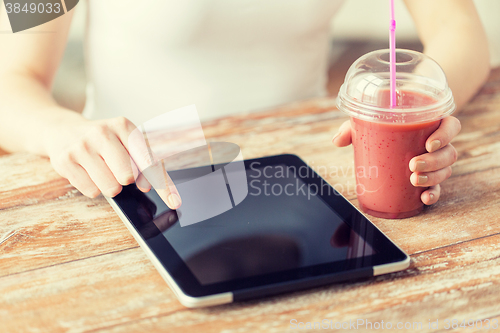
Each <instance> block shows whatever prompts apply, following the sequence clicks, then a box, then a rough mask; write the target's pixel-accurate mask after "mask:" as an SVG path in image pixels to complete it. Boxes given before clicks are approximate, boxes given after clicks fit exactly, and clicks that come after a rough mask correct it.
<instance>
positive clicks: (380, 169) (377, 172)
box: [351, 91, 440, 218]
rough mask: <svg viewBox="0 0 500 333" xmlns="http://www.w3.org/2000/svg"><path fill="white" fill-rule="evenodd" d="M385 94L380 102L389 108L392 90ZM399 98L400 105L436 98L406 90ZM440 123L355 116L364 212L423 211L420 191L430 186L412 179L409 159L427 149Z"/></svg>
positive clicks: (402, 214) (399, 215) (391, 215)
mask: <svg viewBox="0 0 500 333" xmlns="http://www.w3.org/2000/svg"><path fill="white" fill-rule="evenodd" d="M382 94H383V96H381V97H382V98H381V101H382V102H381V105H380V106H381V107H386V108H387V109H389V104H388V103H389V91H384V92H382ZM386 95H387V96H386ZM398 99H399V100H398V107H402V106H403V107H404V106H414V105H418V106H425V105H430V104H432V103H434V102H435V101H434V100H433V99H432V98H431V97H428V96H425V95H422V94H418V93H413V92H402V93H401V94H400V95H399V96H398ZM439 124H440V120H436V121H432V122H425V123H413V124H411V123H377V122H370V121H365V120H360V119H357V118H354V117H351V126H352V129H353V131H352V143H353V146H354V164H355V170H356V181H357V184H358V186H357V192H358V200H359V204H360V207H361V209H362V210H363V211H364V212H366V213H368V214H370V215H373V216H377V217H383V218H405V217H410V216H413V215H416V214H418V213H419V212H421V211H422V208H423V203H422V201H421V199H420V195H421V194H422V192H423V191H425V190H426V189H427V188H425V187H415V186H413V185H412V184H411V183H410V175H411V171H410V169H409V162H410V160H411V159H412V158H413V157H414V156H417V155H421V154H424V153H425V152H426V149H425V141H426V140H427V138H428V137H429V135H430V134H432V133H433V132H434V131H435V130H436V129H437V128H438V127H439Z"/></svg>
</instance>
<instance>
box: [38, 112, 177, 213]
mask: <svg viewBox="0 0 500 333" xmlns="http://www.w3.org/2000/svg"><path fill="white" fill-rule="evenodd" d="M135 130H136V126H135V125H134V124H133V123H132V122H131V121H129V120H128V119H126V118H124V117H118V118H113V119H106V120H99V121H90V120H86V119H84V118H83V117H81V118H80V117H78V118H73V119H72V120H70V121H64V122H60V123H58V124H57V125H53V126H51V127H50V128H48V129H46V131H45V133H44V135H43V138H44V147H45V150H46V152H47V155H48V156H49V158H50V162H51V163H52V166H53V167H54V169H55V170H56V171H57V173H59V174H60V175H61V176H62V177H64V178H67V179H68V180H69V181H70V183H71V184H72V185H73V186H74V187H76V188H77V189H78V190H80V192H82V193H83V194H84V195H86V196H88V197H91V198H95V197H96V196H98V195H99V194H100V193H101V192H102V193H103V194H104V195H106V196H109V197H114V196H116V195H117V194H118V193H120V192H121V190H122V186H125V185H129V184H132V183H134V182H136V184H137V187H138V188H139V189H140V190H141V191H143V192H147V191H149V190H150V189H151V185H150V184H149V182H148V181H147V179H146V178H145V177H144V175H143V174H142V173H141V171H143V170H144V169H146V168H147V167H149V166H150V165H151V164H152V161H151V156H150V154H149V151H148V148H147V146H146V145H145V143H144V141H143V138H142V136H141V137H140V138H137V140H131V139H130V138H131V134H132V133H135V134H136V133H141V132H140V131H135ZM167 177H168V175H167ZM170 183H171V181H170ZM170 185H171V186H165V189H161V190H160V189H157V192H158V195H159V196H160V197H161V198H162V199H163V200H164V201H165V203H166V204H167V205H168V206H169V207H170V208H171V209H177V208H178V207H179V206H180V205H181V200H180V196H179V193H178V192H177V190H176V188H175V186H174V185H173V183H171V184H170Z"/></svg>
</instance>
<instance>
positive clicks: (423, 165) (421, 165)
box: [414, 161, 427, 171]
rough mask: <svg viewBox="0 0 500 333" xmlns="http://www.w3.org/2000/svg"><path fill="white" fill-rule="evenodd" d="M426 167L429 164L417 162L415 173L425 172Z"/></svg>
mask: <svg viewBox="0 0 500 333" xmlns="http://www.w3.org/2000/svg"><path fill="white" fill-rule="evenodd" d="M426 167H427V163H425V161H417V162H416V163H415V170H414V171H425V168H426Z"/></svg>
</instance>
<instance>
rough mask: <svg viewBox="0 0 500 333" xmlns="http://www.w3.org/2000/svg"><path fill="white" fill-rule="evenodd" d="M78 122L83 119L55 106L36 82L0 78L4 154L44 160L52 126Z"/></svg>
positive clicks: (20, 76)
mask: <svg viewBox="0 0 500 333" xmlns="http://www.w3.org/2000/svg"><path fill="white" fill-rule="evenodd" d="M79 121H85V119H84V118H83V117H82V116H81V115H80V114H78V113H76V112H73V111H71V110H68V109H65V108H63V107H61V106H59V105H58V104H57V103H56V102H55V101H54V99H53V98H52V96H51V94H50V92H49V91H48V89H47V88H46V86H45V85H44V84H42V83H41V82H40V81H38V80H37V79H36V78H34V77H32V76H30V75H29V74H27V73H5V72H4V73H2V75H0V147H2V148H3V149H4V150H6V151H9V152H16V151H27V152H32V153H35V154H39V155H45V156H46V155H47V151H46V149H45V146H44V138H45V136H46V135H47V133H50V132H51V131H53V130H54V126H55V125H56V124H58V125H60V124H62V123H69V122H79ZM54 134H55V133H54Z"/></svg>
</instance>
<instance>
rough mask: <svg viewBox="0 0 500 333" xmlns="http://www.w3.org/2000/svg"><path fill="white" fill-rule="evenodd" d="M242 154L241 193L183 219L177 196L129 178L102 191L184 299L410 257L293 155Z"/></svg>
mask: <svg viewBox="0 0 500 333" xmlns="http://www.w3.org/2000/svg"><path fill="white" fill-rule="evenodd" d="M243 163H244V168H245V171H246V180H247V183H246V185H247V190H248V193H247V194H246V196H245V197H244V198H243V199H241V200H240V202H239V203H237V205H235V204H234V201H231V202H232V207H231V208H230V209H228V210H226V211H224V212H222V213H220V214H218V215H216V216H213V217H209V218H206V219H204V220H200V221H198V222H197V223H192V224H188V225H186V224H184V225H182V223H180V221H179V220H181V221H182V218H181V216H180V215H181V213H182V206H181V209H180V211H175V210H170V209H169V208H168V207H167V206H166V205H165V204H164V203H163V201H162V200H161V199H160V198H159V196H158V195H157V193H156V191H155V190H154V189H152V190H151V191H150V192H148V193H143V192H141V191H139V190H138V189H137V187H136V186H135V184H132V185H129V186H125V187H123V190H122V192H121V193H120V194H118V195H117V196H116V197H114V198H106V199H107V200H108V201H109V203H110V204H111V206H112V207H113V208H114V210H115V211H116V212H117V214H118V215H119V216H120V218H121V219H122V221H123V222H124V223H125V225H126V226H127V228H128V229H129V230H130V232H131V233H132V234H133V236H134V237H135V239H136V240H137V242H138V243H139V245H140V246H141V247H142V248H143V250H144V251H145V252H146V254H147V255H148V257H149V259H150V260H151V261H152V262H153V264H154V266H155V267H156V269H157V270H158V272H159V273H160V275H161V276H162V277H163V278H164V280H165V281H166V282H167V284H168V285H169V286H170V288H171V289H172V291H173V292H174V293H175V295H176V296H177V298H178V299H179V301H180V302H181V303H182V304H183V305H185V306H187V307H202V306H210V305H217V304H223V303H230V302H234V301H239V300H245V299H250V298H256V297H263V296H269V295H273V294H278V293H283V292H288V291H295V290H299V289H304V288H310V287H315V286H320V285H325V284H330V283H334V282H339V281H346V280H351V279H354V278H362V277H370V276H375V275H381V274H385V273H390V272H395V271H399V270H403V269H405V268H407V267H408V266H409V263H410V259H409V257H408V255H407V254H406V253H404V252H403V251H402V250H401V249H400V248H399V247H398V246H397V245H395V244H394V243H393V242H392V241H391V240H390V239H389V238H388V237H387V236H385V235H384V234H383V233H382V232H381V231H380V230H379V229H378V228H377V227H376V226H375V225H374V224H373V223H371V222H370V221H369V220H368V219H367V218H366V217H365V216H364V215H363V214H362V213H361V212H360V211H359V210H358V209H357V208H356V207H354V206H353V205H352V204H351V203H350V202H349V201H348V200H346V199H345V198H344V197H343V196H342V195H341V194H340V193H338V192H337V191H336V190H335V189H334V188H333V187H331V186H330V185H329V184H328V183H327V182H326V181H325V180H324V179H323V178H322V177H320V176H319V175H318V174H317V173H316V172H315V171H314V170H313V169H312V168H311V167H309V166H308V165H307V164H306V163H305V162H304V161H303V160H301V159H300V158H299V157H297V156H296V155H290V154H286V155H277V156H269V157H263V158H257V159H251V160H244V161H243ZM189 170H194V171H193V172H194V173H195V174H199V172H197V171H196V170H197V168H193V169H186V170H178V171H179V173H178V174H177V175H176V171H173V172H170V171H169V175H171V177H172V179H174V178H175V179H177V181H175V180H174V183H176V185H177V182H178V181H179V180H180V181H182V177H186V174H189ZM211 170H217V166H216V165H215V166H212V168H211ZM228 177H230V176H229V175H225V179H226V180H227V179H228ZM226 185H227V189H228V191H229V193H231V188H230V183H229V182H228V183H227V184H226ZM192 191H193V192H196V191H197V188H196V186H195V187H193V188H192ZM185 195H186V194H185V193H184V194H183V193H182V192H181V197H183V196H185ZM183 205H184V203H183ZM186 209H189V210H198V211H199V212H203V211H204V209H207V207H205V208H204V207H203V205H202V204H200V205H199V207H196V206H190V207H188V208H186ZM185 213H186V214H187V215H189V212H185ZM187 215H186V216H187Z"/></svg>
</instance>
